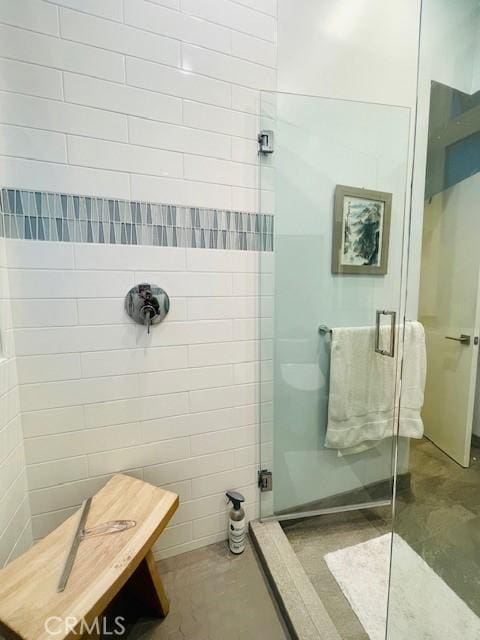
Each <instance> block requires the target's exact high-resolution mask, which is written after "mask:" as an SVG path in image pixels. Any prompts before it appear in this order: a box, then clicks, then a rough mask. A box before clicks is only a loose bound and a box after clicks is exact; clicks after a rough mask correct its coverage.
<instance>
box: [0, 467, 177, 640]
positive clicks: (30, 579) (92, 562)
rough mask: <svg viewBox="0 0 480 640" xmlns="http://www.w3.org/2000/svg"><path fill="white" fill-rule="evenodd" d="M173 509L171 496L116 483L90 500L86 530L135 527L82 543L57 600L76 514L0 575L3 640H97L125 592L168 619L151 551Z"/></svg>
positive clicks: (136, 483) (134, 483) (123, 479)
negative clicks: (128, 523) (100, 623)
mask: <svg viewBox="0 0 480 640" xmlns="http://www.w3.org/2000/svg"><path fill="white" fill-rule="evenodd" d="M177 507H178V496H177V495H175V494H174V493H171V492H170V491H164V490H163V489H160V488H158V487H154V486H152V485H150V484H147V483H146V482H142V481H141V480H137V479H135V478H131V477H129V476H125V475H121V474H119V475H115V476H114V477H113V478H112V479H111V480H110V481H109V482H108V483H107V484H106V485H105V487H103V489H101V490H100V491H99V492H98V493H97V494H96V495H95V496H94V498H93V500H92V503H91V508H90V511H89V514H88V518H87V524H86V526H87V527H88V528H91V527H94V526H96V525H99V524H102V523H105V522H108V521H111V520H135V521H136V526H135V527H132V528H130V529H127V530H125V531H121V532H116V533H110V534H106V535H100V536H94V537H86V538H85V539H84V540H82V542H81V543H80V546H79V549H78V553H77V556H76V560H75V563H74V565H73V570H72V572H71V575H70V578H69V580H68V584H67V586H66V589H65V591H63V592H62V593H57V585H58V581H59V578H60V575H61V573H62V569H63V565H64V563H65V560H66V556H67V554H68V551H69V548H70V543H71V540H72V537H73V536H74V533H75V530H76V527H77V525H78V515H77V514H74V515H73V516H71V517H70V518H69V519H68V520H66V521H65V522H64V523H63V524H62V525H61V526H60V527H58V528H57V529H55V531H53V532H52V533H51V534H50V535H48V536H47V537H46V538H44V539H43V540H41V541H40V542H39V543H38V544H36V545H35V546H34V547H32V548H31V549H30V550H29V551H27V552H26V553H25V554H23V555H22V556H21V557H19V558H17V559H16V560H14V561H13V562H11V563H10V564H9V565H7V566H6V567H5V568H4V569H2V570H0V635H1V634H3V635H4V636H5V637H6V638H7V640H10V639H14V640H19V639H21V640H72V639H73V638H75V639H76V640H79V638H99V637H100V635H99V633H98V632H97V630H98V629H99V628H98V627H96V626H95V621H96V620H98V619H99V617H100V616H101V614H102V613H103V612H104V611H105V608H106V607H107V605H109V604H110V603H111V601H112V600H113V598H114V597H115V596H116V595H117V594H118V593H119V591H120V590H121V589H123V588H125V592H127V593H129V594H132V595H134V596H135V597H140V598H141V599H142V600H143V601H144V602H146V603H147V604H148V605H149V606H150V608H153V609H154V611H155V612H156V613H157V614H158V615H160V616H165V615H166V614H167V613H168V608H169V604H168V599H167V596H166V594H165V591H164V589H163V586H162V583H161V581H160V577H159V575H158V573H157V570H156V566H155V561H154V558H153V553H152V546H153V544H154V543H155V541H156V540H157V538H158V536H159V535H160V534H161V533H162V531H163V529H164V528H165V527H166V525H167V523H168V522H169V520H170V519H171V517H172V515H173V514H174V513H175V511H176V509H177ZM47 621H48V622H47ZM75 621H77V623H75ZM112 637H115V636H112Z"/></svg>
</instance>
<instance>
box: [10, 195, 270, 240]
mask: <svg viewBox="0 0 480 640" xmlns="http://www.w3.org/2000/svg"><path fill="white" fill-rule="evenodd" d="M0 212H1V215H0V236H4V237H6V238H16V239H24V240H51V241H52V240H53V241H60V242H94V243H105V244H146V245H156V246H161V247H189V248H199V249H238V250H240V251H272V250H273V216H271V215H263V214H259V213H245V212H241V211H227V210H223V209H200V208H197V207H184V206H176V205H172V204H158V203H152V202H137V201H129V200H115V199H110V198H97V197H90V196H78V195H71V194H66V193H48V192H45V191H23V190H18V189H2V190H1V198H0Z"/></svg>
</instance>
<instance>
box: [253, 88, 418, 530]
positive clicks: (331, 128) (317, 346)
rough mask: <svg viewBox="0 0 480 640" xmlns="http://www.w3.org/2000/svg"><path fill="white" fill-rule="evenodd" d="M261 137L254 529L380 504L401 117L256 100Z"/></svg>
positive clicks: (390, 413) (396, 279) (388, 479)
mask: <svg viewBox="0 0 480 640" xmlns="http://www.w3.org/2000/svg"><path fill="white" fill-rule="evenodd" d="M261 130H262V131H263V136H264V137H263V138H262V142H263V144H264V146H265V149H264V151H265V152H264V153H260V154H259V158H260V160H259V162H260V174H261V211H262V213H264V214H266V215H273V218H274V252H273V253H272V252H264V253H262V257H261V265H260V272H261V273H260V285H259V287H260V316H261V318H260V322H261V352H262V367H261V381H262V384H261V403H260V406H261V441H262V447H261V469H262V470H263V472H262V473H261V476H260V483H261V484H262V483H263V487H264V489H265V490H264V491H262V492H261V517H262V518H263V519H265V518H268V517H275V518H278V519H286V518H294V517H298V515H299V514H305V513H307V514H308V513H328V512H331V511H338V510H348V509H358V508H361V507H365V506H371V504H372V503H374V504H390V502H391V496H392V460H393V458H394V453H395V451H394V447H393V443H394V439H393V437H392V436H393V434H394V428H395V427H394V422H395V419H394V418H395V415H396V413H397V412H396V405H397V403H398V379H399V366H398V365H399V362H400V360H399V354H401V350H402V342H401V334H402V332H401V331H399V327H400V326H401V325H402V322H401V319H402V318H403V308H402V305H401V300H402V291H403V283H402V273H403V265H404V256H405V251H404V229H405V220H406V214H405V211H406V201H407V173H408V153H409V152H408V141H409V134H410V110H409V109H406V108H401V107H393V106H385V105H378V104H371V103H363V102H352V101H345V100H332V99H327V98H318V97H309V96H300V95H291V94H284V93H264V94H262V97H261ZM390 205H391V206H390ZM377 321H378V322H379V324H380V326H379V327H378V330H377V332H376V330H375V326H376V322H377ZM338 328H344V329H345V328H352V329H355V331H353V332H350V333H349V332H342V333H340V332H335V333H334V334H332V333H331V330H332V329H333V330H336V329H338ZM349 345H350V347H349ZM332 346H333V349H334V353H333V354H332ZM376 347H377V352H375V348H376ZM379 352H383V353H379ZM342 354H343V355H342ZM331 367H333V369H332V370H331ZM345 394H346V395H345ZM359 394H360V395H361V396H362V394H363V395H365V394H367V396H368V398H369V399H368V403H367V404H369V406H364V405H365V403H363V400H362V401H360V402H358V395H359ZM362 403H363V404H362ZM376 421H377V422H378V425H375V422H376ZM376 427H378V429H377V428H376ZM398 466H399V472H400V474H402V473H406V472H407V470H408V442H407V441H406V440H405V441H403V439H400V442H399V448H398ZM270 474H271V475H270Z"/></svg>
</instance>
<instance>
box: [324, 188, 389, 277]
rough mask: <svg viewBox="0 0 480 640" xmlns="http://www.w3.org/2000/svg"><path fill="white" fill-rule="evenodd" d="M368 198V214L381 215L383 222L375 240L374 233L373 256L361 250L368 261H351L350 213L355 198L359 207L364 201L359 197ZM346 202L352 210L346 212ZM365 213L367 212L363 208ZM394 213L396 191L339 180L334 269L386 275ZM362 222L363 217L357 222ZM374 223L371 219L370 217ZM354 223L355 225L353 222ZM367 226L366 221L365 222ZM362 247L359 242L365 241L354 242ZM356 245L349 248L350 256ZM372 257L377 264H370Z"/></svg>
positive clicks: (333, 258)
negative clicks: (360, 186) (393, 195)
mask: <svg viewBox="0 0 480 640" xmlns="http://www.w3.org/2000/svg"><path fill="white" fill-rule="evenodd" d="M361 200H365V201H366V202H365V210H366V208H367V207H368V213H367V216H368V217H369V218H371V215H370V214H371V213H372V212H373V213H374V215H377V216H379V217H380V223H379V228H378V235H377V232H376V233H375V241H373V240H372V238H371V234H370V238H369V240H370V249H371V253H370V254H369V255H370V257H365V258H364V257H363V255H362V254H361V253H359V258H358V259H359V260H362V259H365V260H367V262H366V263H365V264H351V263H348V261H349V260H351V258H350V257H347V249H346V247H347V246H349V247H351V246H352V243H351V242H350V241H349V240H348V235H347V234H348V232H346V228H347V225H348V217H349V215H350V211H351V209H350V202H352V201H353V202H354V205H353V206H354V207H357V208H359V207H360V206H361V203H360V202H359V201H361ZM346 203H348V205H347V206H349V214H346V212H345V207H346ZM362 213H363V212H362ZM391 215H392V194H391V193H387V192H384V191H373V190H371V189H362V188H359V187H349V186H346V185H342V184H339V185H337V186H336V188H335V198H334V207H333V234H332V273H336V274H349V275H354V274H356V275H372V276H373V275H376V276H383V275H385V274H386V273H387V271H388V249H389V242H390V220H391ZM359 224H361V221H360V222H358V219H357V222H356V227H358V226H359ZM368 224H369V225H371V224H372V223H371V220H369V221H368ZM350 226H352V225H350ZM365 226H366V225H365ZM353 246H354V247H356V248H357V249H358V246H361V247H362V248H363V244H360V245H359V244H358V240H357V242H356V243H354V244H353ZM352 251H353V250H352V249H350V250H349V256H350V254H351V253H352ZM369 260H375V261H376V263H375V264H369V262H368V261H369Z"/></svg>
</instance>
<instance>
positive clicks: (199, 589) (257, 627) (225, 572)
mask: <svg viewBox="0 0 480 640" xmlns="http://www.w3.org/2000/svg"><path fill="white" fill-rule="evenodd" d="M158 568H159V572H160V575H161V577H162V581H163V584H164V586H165V589H166V591H167V593H168V596H169V598H170V606H171V609H170V613H169V615H168V616H167V617H166V618H165V620H163V621H159V620H153V619H140V620H137V621H136V622H135V623H134V624H133V625H131V626H130V628H129V631H128V635H127V636H125V637H126V638H128V640H252V639H253V638H262V640H288V638H289V637H290V636H289V635H288V633H287V631H286V629H285V627H284V625H283V621H282V618H281V616H280V613H279V612H278V610H277V607H276V604H275V602H274V600H273V596H272V595H271V593H270V589H269V587H268V585H267V583H266V581H265V577H264V574H263V571H262V569H261V567H260V565H259V564H258V561H257V558H256V556H255V553H254V551H253V550H252V547H251V546H250V545H248V546H247V548H246V550H245V552H244V553H243V554H242V555H240V556H234V555H232V554H231V553H230V552H229V550H228V549H227V546H226V544H225V543H219V544H214V545H210V546H208V547H204V548H202V549H198V550H196V551H191V552H189V553H184V554H182V555H180V556H176V557H173V558H169V559H167V560H162V561H160V562H159V563H158Z"/></svg>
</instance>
